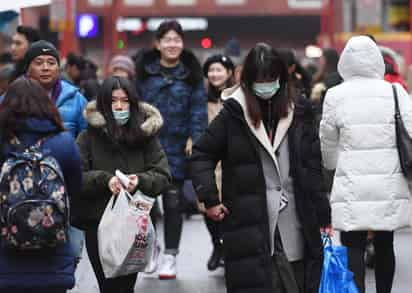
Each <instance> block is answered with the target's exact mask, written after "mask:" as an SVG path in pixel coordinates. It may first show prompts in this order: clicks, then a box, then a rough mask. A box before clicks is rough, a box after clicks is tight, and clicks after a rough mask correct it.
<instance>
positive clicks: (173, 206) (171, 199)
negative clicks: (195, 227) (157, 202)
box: [163, 180, 183, 255]
mask: <svg viewBox="0 0 412 293" xmlns="http://www.w3.org/2000/svg"><path fill="white" fill-rule="evenodd" d="M182 204H183V181H180V180H173V183H172V184H171V185H170V186H169V188H168V189H167V190H166V191H165V192H164V193H163V209H164V238H165V253H166V254H173V255H176V254H178V252H179V243H180V238H181V236H182V226H183V218H182V209H183V206H182Z"/></svg>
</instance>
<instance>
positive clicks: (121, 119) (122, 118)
mask: <svg viewBox="0 0 412 293" xmlns="http://www.w3.org/2000/svg"><path fill="white" fill-rule="evenodd" d="M113 117H114V119H115V120H116V122H117V124H118V125H120V126H123V125H125V124H126V123H127V121H129V117H130V111H129V110H125V111H113Z"/></svg>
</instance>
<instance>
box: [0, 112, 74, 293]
mask: <svg viewBox="0 0 412 293" xmlns="http://www.w3.org/2000/svg"><path fill="white" fill-rule="evenodd" d="M21 123H22V124H24V125H25V127H24V130H22V131H21V132H20V133H17V134H16V135H17V137H18V138H19V140H20V141H21V142H22V144H23V145H27V146H30V145H33V144H35V143H36V142H37V141H38V140H39V139H40V138H41V137H44V136H46V135H50V134H51V133H53V132H55V131H56V127H55V126H54V125H53V124H52V123H51V122H50V121H48V120H38V119H28V120H26V121H22V122H21ZM43 149H45V150H50V153H51V155H53V156H54V157H55V158H56V160H57V161H58V162H59V164H60V167H61V169H62V171H63V174H64V178H65V181H66V187H67V189H68V194H69V196H70V198H72V197H74V196H75V195H77V194H78V193H79V191H80V188H81V181H82V171H81V162H80V155H79V151H78V148H77V145H76V143H75V141H74V138H73V136H72V135H71V134H70V133H69V132H66V131H65V132H60V133H58V134H56V135H54V136H51V137H50V138H47V139H46V141H45V142H44V143H43ZM11 150H12V147H11V146H10V145H8V144H6V145H4V146H3V147H2V150H1V159H0V164H3V162H4V160H5V159H6V157H7V154H8V153H9V152H10V151H11ZM75 268H76V255H75V251H73V248H72V246H71V245H70V243H66V244H65V245H64V246H61V247H58V248H56V249H55V250H47V251H44V252H15V251H11V250H8V249H6V248H4V247H2V246H1V245H0V289H5V288H11V287H15V288H23V289H24V288H31V289H33V288H47V287H48V288H50V287H58V288H62V289H63V288H66V289H67V288H72V287H73V286H74V284H75V279H74V272H75ZM0 291H2V292H3V290H0ZM39 292H41V291H40V290H39Z"/></svg>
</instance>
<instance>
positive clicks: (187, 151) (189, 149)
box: [185, 137, 193, 157]
mask: <svg viewBox="0 0 412 293" xmlns="http://www.w3.org/2000/svg"><path fill="white" fill-rule="evenodd" d="M192 148H193V141H192V138H190V137H189V138H188V139H187V142H186V148H185V154H186V156H188V157H190V156H191V155H192Z"/></svg>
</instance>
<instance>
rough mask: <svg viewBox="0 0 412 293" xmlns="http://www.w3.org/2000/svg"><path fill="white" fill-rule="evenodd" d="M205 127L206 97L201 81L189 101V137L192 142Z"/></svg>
mask: <svg viewBox="0 0 412 293" xmlns="http://www.w3.org/2000/svg"><path fill="white" fill-rule="evenodd" d="M206 127H207V96H206V92H205V88H204V85H203V81H201V82H199V83H198V85H197V86H196V88H194V90H193V93H192V96H191V100H190V136H191V138H192V140H193V142H196V140H197V139H198V138H199V137H200V135H201V134H202V133H203V131H204V130H205V129H206Z"/></svg>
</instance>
